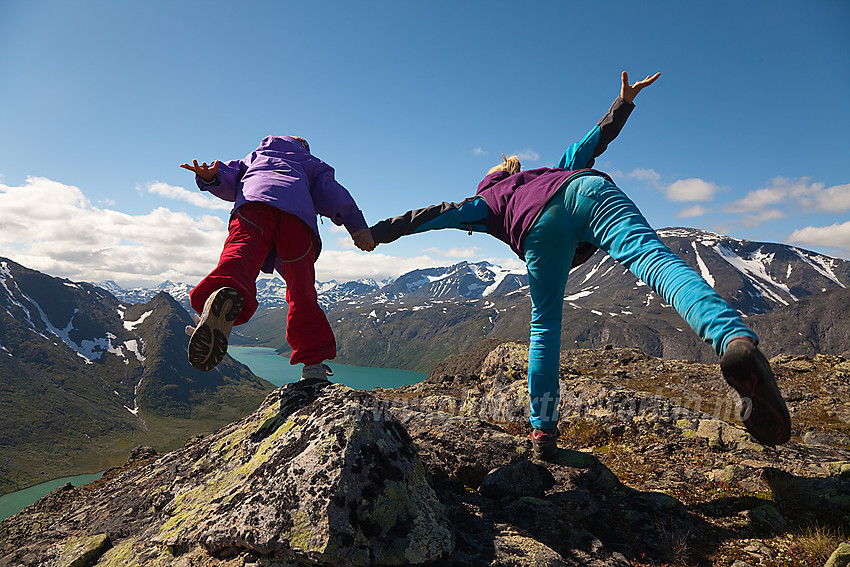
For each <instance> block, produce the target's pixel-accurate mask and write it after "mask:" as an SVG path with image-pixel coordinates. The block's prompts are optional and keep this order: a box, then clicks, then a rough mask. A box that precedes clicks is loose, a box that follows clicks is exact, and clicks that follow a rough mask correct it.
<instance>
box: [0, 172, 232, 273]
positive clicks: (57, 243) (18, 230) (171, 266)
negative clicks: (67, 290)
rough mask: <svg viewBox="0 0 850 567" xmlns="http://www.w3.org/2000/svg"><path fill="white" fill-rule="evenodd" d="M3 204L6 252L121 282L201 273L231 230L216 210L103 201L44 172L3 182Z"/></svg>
mask: <svg viewBox="0 0 850 567" xmlns="http://www.w3.org/2000/svg"><path fill="white" fill-rule="evenodd" d="M0 210H3V212H4V214H3V215H2V216H0V255H3V256H8V257H9V258H10V259H12V260H14V261H15V262H18V263H20V264H23V265H25V266H27V267H29V268H33V269H36V270H40V271H43V272H46V273H48V274H50V275H53V276H61V277H67V278H70V279H73V280H78V281H100V280H106V279H112V280H115V281H117V282H118V283H119V284H120V285H122V286H135V285H145V284H148V283H160V282H162V281H163V280H165V279H171V280H174V281H187V282H191V281H196V280H199V279H200V278H201V277H203V276H204V275H206V274H207V272H209V270H211V269H212V268H213V267H214V266H215V264H216V262H217V261H218V257H219V254H220V253H221V245H222V243H223V242H224V238H225V236H226V234H227V227H226V223H225V222H223V220H222V219H221V218H218V217H214V216H210V215H203V216H201V217H191V216H189V215H187V214H184V213H175V212H172V211H169V210H168V209H165V208H161V207H160V208H157V209H154V210H153V211H151V212H149V213H147V214H143V215H130V214H126V213H122V212H120V211H115V210H112V209H107V208H99V207H96V206H94V205H92V203H91V202H90V201H89V200H88V199H87V198H86V197H85V195H84V194H83V192H82V191H80V189H78V188H77V187H73V186H69V185H63V184H61V183H58V182H55V181H51V180H49V179H45V178H42V177H29V178H27V180H26V182H25V183H24V184H23V185H22V186H20V187H10V186H7V185H3V184H0Z"/></svg>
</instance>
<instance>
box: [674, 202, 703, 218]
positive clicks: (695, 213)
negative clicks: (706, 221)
mask: <svg viewBox="0 0 850 567" xmlns="http://www.w3.org/2000/svg"><path fill="white" fill-rule="evenodd" d="M706 213H708V209H707V208H705V207H703V206H702V205H694V206H693V207H688V208H686V209H682V210H681V211H679V212H678V213H677V214H676V216H677V217H678V218H680V219H691V218H694V217H701V216H703V215H705V214H706Z"/></svg>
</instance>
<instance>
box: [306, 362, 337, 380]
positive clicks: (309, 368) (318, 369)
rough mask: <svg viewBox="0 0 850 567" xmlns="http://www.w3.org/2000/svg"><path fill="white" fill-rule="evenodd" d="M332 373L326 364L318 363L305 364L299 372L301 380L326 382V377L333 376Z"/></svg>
mask: <svg viewBox="0 0 850 567" xmlns="http://www.w3.org/2000/svg"><path fill="white" fill-rule="evenodd" d="M333 375H334V371H333V370H331V367H330V366H328V365H327V364H325V363H323V362H320V363H319V364H305V365H304V368H303V369H302V370H301V379H302V380H311V379H314V380H325V381H329V380H328V376H333Z"/></svg>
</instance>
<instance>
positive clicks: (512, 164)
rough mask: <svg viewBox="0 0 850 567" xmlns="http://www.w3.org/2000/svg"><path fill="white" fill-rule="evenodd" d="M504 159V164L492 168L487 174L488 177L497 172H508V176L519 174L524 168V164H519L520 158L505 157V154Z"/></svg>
mask: <svg viewBox="0 0 850 567" xmlns="http://www.w3.org/2000/svg"><path fill="white" fill-rule="evenodd" d="M502 159H503V160H504V163H500V164H499V165H494V166H493V167H491V168H490V171H488V172H487V175H490V174H491V173H494V172H496V171H507V172H508V175H513V174H514V173H519V170H520V169H521V168H522V164H520V163H519V156H511V157H505V154H502Z"/></svg>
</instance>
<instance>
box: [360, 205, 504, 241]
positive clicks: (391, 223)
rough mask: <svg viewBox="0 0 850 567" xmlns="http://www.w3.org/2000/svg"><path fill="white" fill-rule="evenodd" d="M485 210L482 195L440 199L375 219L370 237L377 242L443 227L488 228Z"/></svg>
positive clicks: (481, 229)
mask: <svg viewBox="0 0 850 567" xmlns="http://www.w3.org/2000/svg"><path fill="white" fill-rule="evenodd" d="M488 210H489V209H488V208H487V203H486V202H485V201H484V199H483V198H481V197H470V198H469V199H465V200H463V201H461V202H460V203H446V202H443V203H440V204H439V205H431V206H430V207H425V208H424V209H415V210H412V211H407V212H406V213H404V214H403V215H401V216H398V217H393V218H391V219H386V220H382V221H381V222H379V223H376V224H375V225H374V226H373V227H372V238H373V239H374V240H375V242H376V243H379V244H386V243H388V242H393V241H394V240H397V239H398V238H400V237H402V236H406V235H408V234H416V233H419V232H426V231H428V230H438V229H442V228H457V229H460V230H467V231H470V232H487V212H488Z"/></svg>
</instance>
